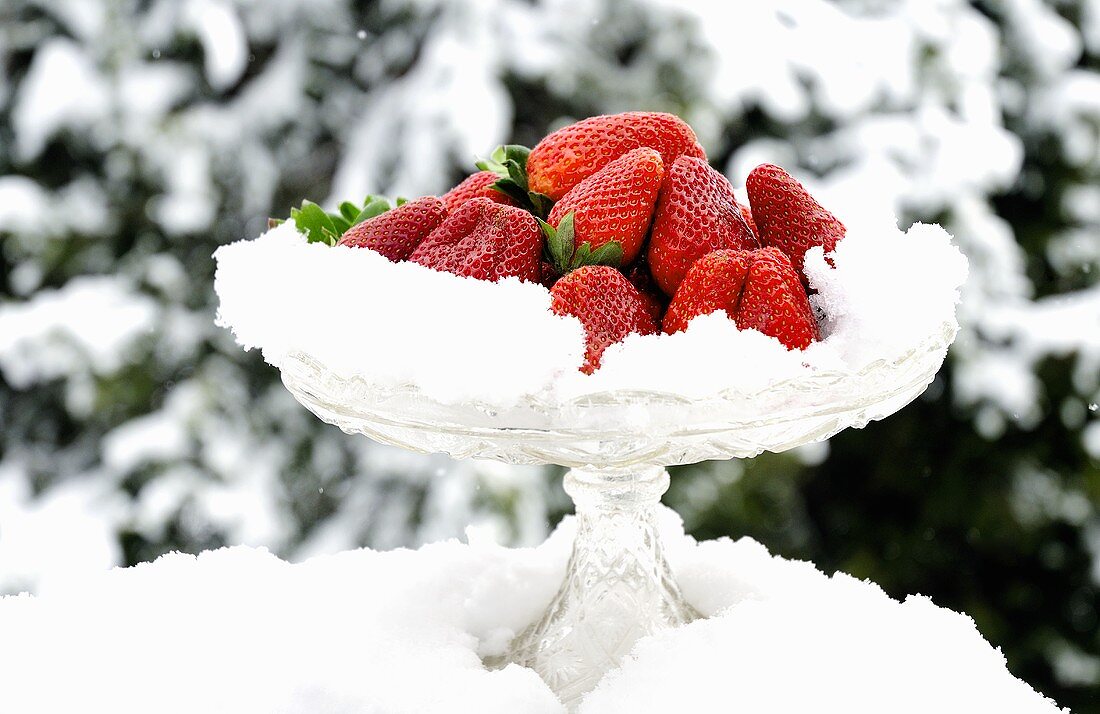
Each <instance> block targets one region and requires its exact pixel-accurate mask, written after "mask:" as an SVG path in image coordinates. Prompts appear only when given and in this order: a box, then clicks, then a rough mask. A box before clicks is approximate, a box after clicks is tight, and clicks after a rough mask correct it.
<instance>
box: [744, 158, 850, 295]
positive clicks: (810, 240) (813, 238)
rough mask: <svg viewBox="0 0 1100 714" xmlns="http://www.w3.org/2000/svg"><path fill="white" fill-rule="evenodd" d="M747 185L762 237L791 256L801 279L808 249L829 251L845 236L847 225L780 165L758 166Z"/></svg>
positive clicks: (767, 243)
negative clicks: (822, 247)
mask: <svg viewBox="0 0 1100 714" xmlns="http://www.w3.org/2000/svg"><path fill="white" fill-rule="evenodd" d="M745 188H746V189H747V190H748V193H749V204H750V205H751V206H752V216H753V218H754V219H756V225H757V226H758V227H759V235H760V240H761V241H762V242H763V244H764V245H769V246H775V247H776V248H779V249H780V250H782V251H783V252H784V253H786V254H787V255H788V256H790V258H791V265H793V266H794V269H795V272H796V273H797V274H798V276H799V278H801V277H802V265H803V260H804V259H805V255H806V251H807V250H809V249H810V248H813V247H814V246H815V245H820V246H824V247H825V252H826V253H829V252H831V251H832V250H833V248H835V247H836V242H837V241H838V240H840V239H841V238H843V237H844V224H843V223H841V222H840V221H838V220H837V219H836V217H835V216H834V215H833V214H831V213H829V212H828V211H827V210H825V209H824V208H822V207H821V204H819V203H818V202H817V201H815V200H814V198H813V196H811V195H810V194H809V193H808V192H807V191H806V189H805V188H803V187H802V184H800V183H799V182H798V181H795V180H794V179H793V178H792V177H791V176H790V174H788V173H787V172H786V171H784V170H783V169H781V168H779V167H778V166H773V165H772V164H762V165H760V166H757V167H756V168H755V169H753V170H752V173H750V174H749V177H748V179H747V180H746V181H745Z"/></svg>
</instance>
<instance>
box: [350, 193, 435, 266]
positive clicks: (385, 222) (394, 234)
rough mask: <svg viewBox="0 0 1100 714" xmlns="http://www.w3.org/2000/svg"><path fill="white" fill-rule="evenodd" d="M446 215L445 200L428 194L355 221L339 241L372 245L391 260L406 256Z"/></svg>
mask: <svg viewBox="0 0 1100 714" xmlns="http://www.w3.org/2000/svg"><path fill="white" fill-rule="evenodd" d="M446 215H447V209H446V208H444V206H443V202H442V201H440V200H439V199H438V198H436V197H435V196H425V197H424V198H418V199H416V200H415V201H410V202H408V203H405V204H402V205H400V206H398V207H397V208H394V209H391V210H388V211H386V212H385V213H379V214H378V215H376V216H374V217H373V218H368V219H366V220H364V221H362V222H361V223H357V224H355V225H354V226H352V227H351V228H349V229H348V230H347V232H345V233H344V234H343V235H342V236H341V237H340V242H339V243H337V245H344V246H348V247H350V248H371V249H373V250H376V251H378V252H379V253H381V254H382V255H384V256H386V257H387V258H389V259H390V260H392V261H395V262H396V261H399V260H405V259H406V258H408V257H409V254H410V253H412V252H413V250H414V249H415V248H416V247H417V246H418V245H420V242H421V241H422V240H424V239H425V238H426V237H427V236H428V234H429V233H431V232H432V231H434V230H435V229H436V227H437V226H438V225H439V224H440V223H442V222H443V218H444V217H445V216H446Z"/></svg>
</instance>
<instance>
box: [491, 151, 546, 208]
mask: <svg viewBox="0 0 1100 714" xmlns="http://www.w3.org/2000/svg"><path fill="white" fill-rule="evenodd" d="M530 154H531V150H530V149H528V148H527V147H526V146H520V145H519V144H507V145H505V146H498V147H497V148H495V149H493V153H492V154H490V155H489V158H488V159H479V160H478V161H477V162H476V163H475V165H476V166H477V167H478V168H479V169H481V170H482V171H491V172H492V173H494V174H496V175H497V176H499V177H500V180H499V181H497V182H496V183H494V184H493V185H492V186H491V188H493V189H495V190H497V191H500V192H501V193H503V194H504V195H505V196H508V197H509V198H511V199H512V200H514V201H515V202H516V203H518V204H519V205H520V207H522V208H523V209H524V210H527V211H529V212H531V213H532V214H534V216H535V217H536V218H546V216H548V215H550V208H551V207H552V206H553V205H554V202H553V201H552V200H551V199H550V197H549V196H546V195H545V194H541V193H534V192H532V191H530V190H529V188H528V184H527V157H528V156H530Z"/></svg>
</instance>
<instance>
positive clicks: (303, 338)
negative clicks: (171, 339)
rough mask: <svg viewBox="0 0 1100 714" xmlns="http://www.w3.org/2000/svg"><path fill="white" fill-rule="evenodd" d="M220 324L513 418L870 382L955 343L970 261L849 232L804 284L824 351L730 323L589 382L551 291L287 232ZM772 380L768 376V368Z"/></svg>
mask: <svg viewBox="0 0 1100 714" xmlns="http://www.w3.org/2000/svg"><path fill="white" fill-rule="evenodd" d="M215 257H216V258H217V261H218V269H217V275H216V277H215V289H216V290H217V292H218V296H219V298H220V301H221V303H220V308H219V310H218V323H219V324H220V325H223V326H226V327H229V328H231V329H232V330H233V333H234V334H235V335H236V338H237V341H238V342H240V344H241V345H243V346H244V347H246V348H252V347H260V348H262V350H263V354H264V357H265V359H266V360H267V361H268V362H270V363H271V364H273V365H275V366H276V367H278V366H279V365H280V364H281V363H282V361H283V360H284V359H285V358H286V356H287V355H288V354H291V353H294V352H304V353H306V354H309V355H311V356H312V357H313V358H315V359H317V360H319V361H320V362H321V363H323V364H324V365H325V366H326V367H327V368H328V369H330V370H331V371H332V372H334V373H336V374H338V375H340V376H342V377H351V376H360V377H363V378H365V379H367V380H368V381H371V382H374V383H377V384H381V385H396V384H405V383H411V384H416V385H418V386H419V387H420V388H421V389H422V390H423V391H424V392H425V393H426V394H427V395H428V396H430V397H432V398H434V399H437V400H439V401H442V402H459V401H465V400H470V399H475V400H477V401H479V402H482V403H489V404H494V403H495V404H500V405H502V406H507V405H511V404H514V403H515V402H516V401H517V400H518V399H520V398H521V397H523V396H525V395H538V396H540V397H544V398H545V397H547V396H550V397H551V398H553V397H558V398H562V399H566V398H572V397H576V396H579V395H583V394H587V393H592V392H599V391H604V390H610V389H637V390H657V391H667V392H673V393H677V394H683V395H686V396H692V397H705V396H709V395H713V394H716V393H718V392H721V391H724V390H726V389H729V388H734V389H739V390H742V391H749V390H759V389H763V388H766V387H768V386H769V385H770V384H773V383H775V382H778V381H780V380H784V379H790V378H793V377H798V376H800V375H804V374H806V373H807V372H813V371H816V370H822V369H827V370H839V371H851V372H859V371H861V370H862V369H863V368H865V367H866V366H867V365H869V364H870V363H872V362H875V361H876V360H880V359H886V360H891V359H894V358H897V357H900V356H901V355H904V354H905V353H906V352H907V351H908V350H910V349H912V348H913V347H915V346H917V345H919V344H921V343H922V342H923V341H925V340H927V339H928V337H929V336H930V335H936V334H941V333H943V331H944V329H945V326H947V327H949V328H951V329H954V328H955V327H957V323H956V322H955V304H956V302H957V301H958V297H959V288H960V286H961V285H962V283H963V281H964V280H965V278H966V272H967V266H966V259H965V258H964V257H963V256H962V254H961V253H960V252H959V251H958V249H957V248H955V246H954V245H952V243H951V237H950V236H949V235H948V234H947V233H946V232H945V231H944V230H943V229H942V228H940V227H939V226H930V225H924V224H917V225H915V226H913V227H912V228H910V229H909V231H908V232H907V233H902V232H901V231H899V230H898V229H897V227H896V226H895V225H894V224H892V223H887V224H884V225H883V226H882V227H881V228H879V227H876V228H874V229H873V230H868V229H865V228H859V229H856V228H851V229H850V230H849V233H848V235H847V236H846V237H845V239H844V240H843V241H841V243H840V244H839V245H838V246H837V249H836V251H835V252H834V254H833V263H834V265H835V267H833V266H830V265H829V264H828V263H827V262H826V260H825V258H824V255H823V253H822V251H821V249H820V248H815V249H814V250H812V251H810V253H808V254H807V258H806V273H807V276H808V277H809V280H810V283H811V286H812V287H814V288H816V289H817V291H818V294H817V295H816V296H815V297H814V302H815V304H816V306H817V307H818V308H819V309H820V310H821V311H822V313H823V314H824V315H825V321H824V324H823V340H822V341H821V342H819V343H816V344H814V345H811V346H810V347H809V348H808V349H806V350H805V351H788V350H787V349H786V348H784V347H783V346H782V345H781V344H780V343H779V341H778V340H776V339H774V338H771V337H765V336H764V335H762V334H761V333H759V332H756V331H754V330H747V331H738V330H737V329H736V327H735V326H734V324H733V322H732V321H731V320H729V319H727V318H726V316H725V315H724V314H723V313H719V314H715V315H710V316H704V317H700V318H698V319H696V320H695V321H693V323H692V324H691V326H690V327H689V329H688V330H687V331H686V332H684V333H680V334H676V335H655V336H647V337H642V336H638V335H634V336H631V337H629V338H628V339H627V340H625V341H624V342H623V343H621V344H619V345H615V346H612V347H611V348H610V349H608V351H607V352H606V353H605V355H604V358H603V368H602V369H600V370H599V371H597V372H596V374H594V375H591V376H588V375H583V374H581V373H579V372H578V371H577V367H578V366H579V365H580V364H581V363H582V361H583V354H584V347H583V345H584V342H583V330H582V328H581V326H580V323H579V322H578V321H577V320H576V319H575V318H572V317H559V316H556V315H554V314H553V313H551V312H550V310H549V306H550V296H549V292H548V291H547V290H546V289H545V288H543V287H542V286H541V285H532V284H526V283H520V282H519V281H517V280H506V281H502V282H501V283H497V284H493V283H487V282H484V281H479V280H474V279H470V278H460V277H457V276H454V275H450V274H448V273H439V272H435V271H433V270H429V269H427V268H424V267H422V266H419V265H415V264H411V263H397V264H394V263H391V262H389V261H388V260H386V259H385V258H383V257H382V256H380V255H378V254H377V253H374V252H373V251H370V250H364V249H354V248H345V247H335V248H329V247H326V246H323V245H320V244H307V243H306V242H305V239H304V238H303V237H302V236H300V235H299V234H298V233H297V232H296V231H295V229H294V227H293V225H291V224H289V223H284V224H283V225H281V226H279V227H277V228H274V229H272V230H270V231H268V232H267V233H265V234H264V235H263V236H261V237H259V238H257V239H256V240H251V241H239V242H237V243H233V244H231V245H227V246H223V247H222V248H219V249H218V251H217V252H216V253H215ZM764 365H766V368H764V367H763V366H764Z"/></svg>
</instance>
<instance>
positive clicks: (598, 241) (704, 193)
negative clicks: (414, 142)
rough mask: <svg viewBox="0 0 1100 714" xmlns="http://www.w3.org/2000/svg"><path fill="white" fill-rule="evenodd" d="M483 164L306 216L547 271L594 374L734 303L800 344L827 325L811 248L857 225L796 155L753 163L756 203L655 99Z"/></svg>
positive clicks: (498, 264) (330, 230)
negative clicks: (829, 205) (808, 279)
mask: <svg viewBox="0 0 1100 714" xmlns="http://www.w3.org/2000/svg"><path fill="white" fill-rule="evenodd" d="M478 167H479V168H480V169H481V171H480V172H478V173H475V174H473V175H472V176H469V177H468V178H466V180H464V181H462V183H460V184H458V185H457V186H455V187H454V188H453V189H451V190H450V191H448V192H447V193H446V194H444V195H443V196H441V197H438V198H437V197H434V196H426V197H424V198H419V199H417V200H415V201H410V202H404V203H402V202H399V205H398V206H397V207H396V208H393V209H389V210H387V209H388V204H385V203H384V202H380V200H379V199H377V198H374V197H368V200H367V202H366V205H364V206H363V207H358V206H354V205H353V204H344V205H342V206H341V207H340V212H339V213H334V214H325V213H324V212H323V211H321V210H320V208H319V207H317V206H316V205H315V204H305V205H303V208H302V209H300V210H298V211H295V213H294V214H292V215H293V216H294V218H295V220H296V223H297V224H298V227H299V229H300V230H303V231H305V232H306V233H307V235H309V237H310V240H323V241H326V242H328V243H330V244H336V243H338V244H339V245H344V246H351V247H357V248H370V249H373V250H375V251H377V252H379V253H381V254H382V255H384V256H386V257H387V258H389V259H390V260H392V261H405V260H407V261H411V262H414V263H419V264H421V265H424V266H427V267H429V268H433V269H435V270H441V271H447V272H450V273H454V274H456V275H462V276H468V277H471V278H477V279H481V280H491V281H496V280H500V279H501V278H506V277H516V278H519V279H520V280H524V281H530V282H540V283H542V284H543V285H545V286H546V287H547V288H549V290H550V295H551V309H552V310H553V311H554V312H555V313H557V314H560V315H572V316H574V317H576V318H578V319H579V320H580V322H581V324H582V325H583V326H584V329H585V332H586V335H587V344H586V354H585V364H584V366H583V367H582V368H581V369H582V371H584V372H588V373H591V372H593V371H594V370H596V369H597V368H598V367H599V365H600V357H601V355H602V354H603V352H604V350H605V349H607V347H608V346H610V345H612V344H614V343H616V342H619V341H621V340H622V339H624V338H625V337H626V336H627V335H629V334H631V333H640V334H643V335H645V334H653V333H656V332H658V331H660V330H662V329H663V331H664V332H666V333H673V332H677V331H680V330H684V329H686V328H687V325H688V322H689V321H690V320H691V319H692V318H694V317H696V316H698V315H705V314H708V313H711V312H715V311H718V310H723V311H725V312H726V314H727V315H729V317H730V318H731V319H733V320H734V321H735V322H736V324H737V327H738V328H739V329H756V330H759V331H760V332H763V333H764V334H766V335H771V336H773V337H776V338H778V339H779V341H780V342H782V343H783V344H784V345H786V346H787V348H788V349H802V348H804V347H806V346H807V345H809V344H810V343H811V342H813V341H814V340H816V339H818V336H819V333H818V326H817V322H816V320H815V318H814V314H813V311H812V310H811V308H810V303H809V299H808V297H807V291H806V285H805V283H804V279H803V273H802V265H803V257H804V255H805V253H806V251H807V250H809V249H810V248H811V247H813V246H817V245H820V246H823V247H824V249H825V252H826V253H828V252H829V251H831V250H832V249H833V248H834V246H835V245H836V242H837V241H838V240H839V239H840V238H842V237H843V236H844V226H843V225H842V224H841V223H840V221H838V220H837V219H836V218H835V217H834V216H833V215H832V214H831V213H829V212H828V211H827V210H825V209H824V208H822V207H821V206H820V205H819V204H818V203H817V201H815V200H814V199H813V198H812V197H811V196H810V195H809V194H808V193H807V192H806V190H805V189H804V188H803V187H802V185H801V184H800V183H799V182H798V181H796V180H794V179H793V178H791V176H789V175H788V174H787V173H786V172H785V171H784V170H783V169H781V168H779V167H777V166H773V165H770V164H765V165H762V166H758V167H756V168H755V169H753V171H752V173H750V174H749V176H748V179H747V181H746V189H747V191H748V197H749V206H750V207H751V210H750V207H746V206H743V205H740V204H739V203H738V202H737V200H736V198H735V197H734V193H733V187H732V186H731V185H730V183H729V181H728V180H727V179H726V177H725V176H723V175H722V174H721V173H719V172H718V171H715V170H714V169H713V168H711V166H710V165H709V164H708V163H707V159H706V154H705V153H704V152H703V149H702V147H701V146H700V145H699V143H698V141H697V140H696V137H695V132H694V131H692V129H691V127H690V126H688V125H687V124H686V123H685V122H684V121H683V120H681V119H680V118H679V117H676V116H673V115H671V114H663V113H655V112H627V113H624V114H615V115H610V116H597V117H592V118H589V119H585V120H583V121H580V122H577V123H575V124H571V125H569V126H567V127H564V128H562V129H559V130H558V131H555V132H553V133H552V134H550V135H549V136H547V137H545V138H544V139H543V140H542V141H540V142H539V143H538V145H537V146H535V148H534V149H530V150H529V149H527V148H525V147H522V146H504V147H500V148H499V149H497V150H496V151H495V152H494V153H493V155H492V157H491V158H490V159H489V160H486V161H482V162H479V163H478Z"/></svg>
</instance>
